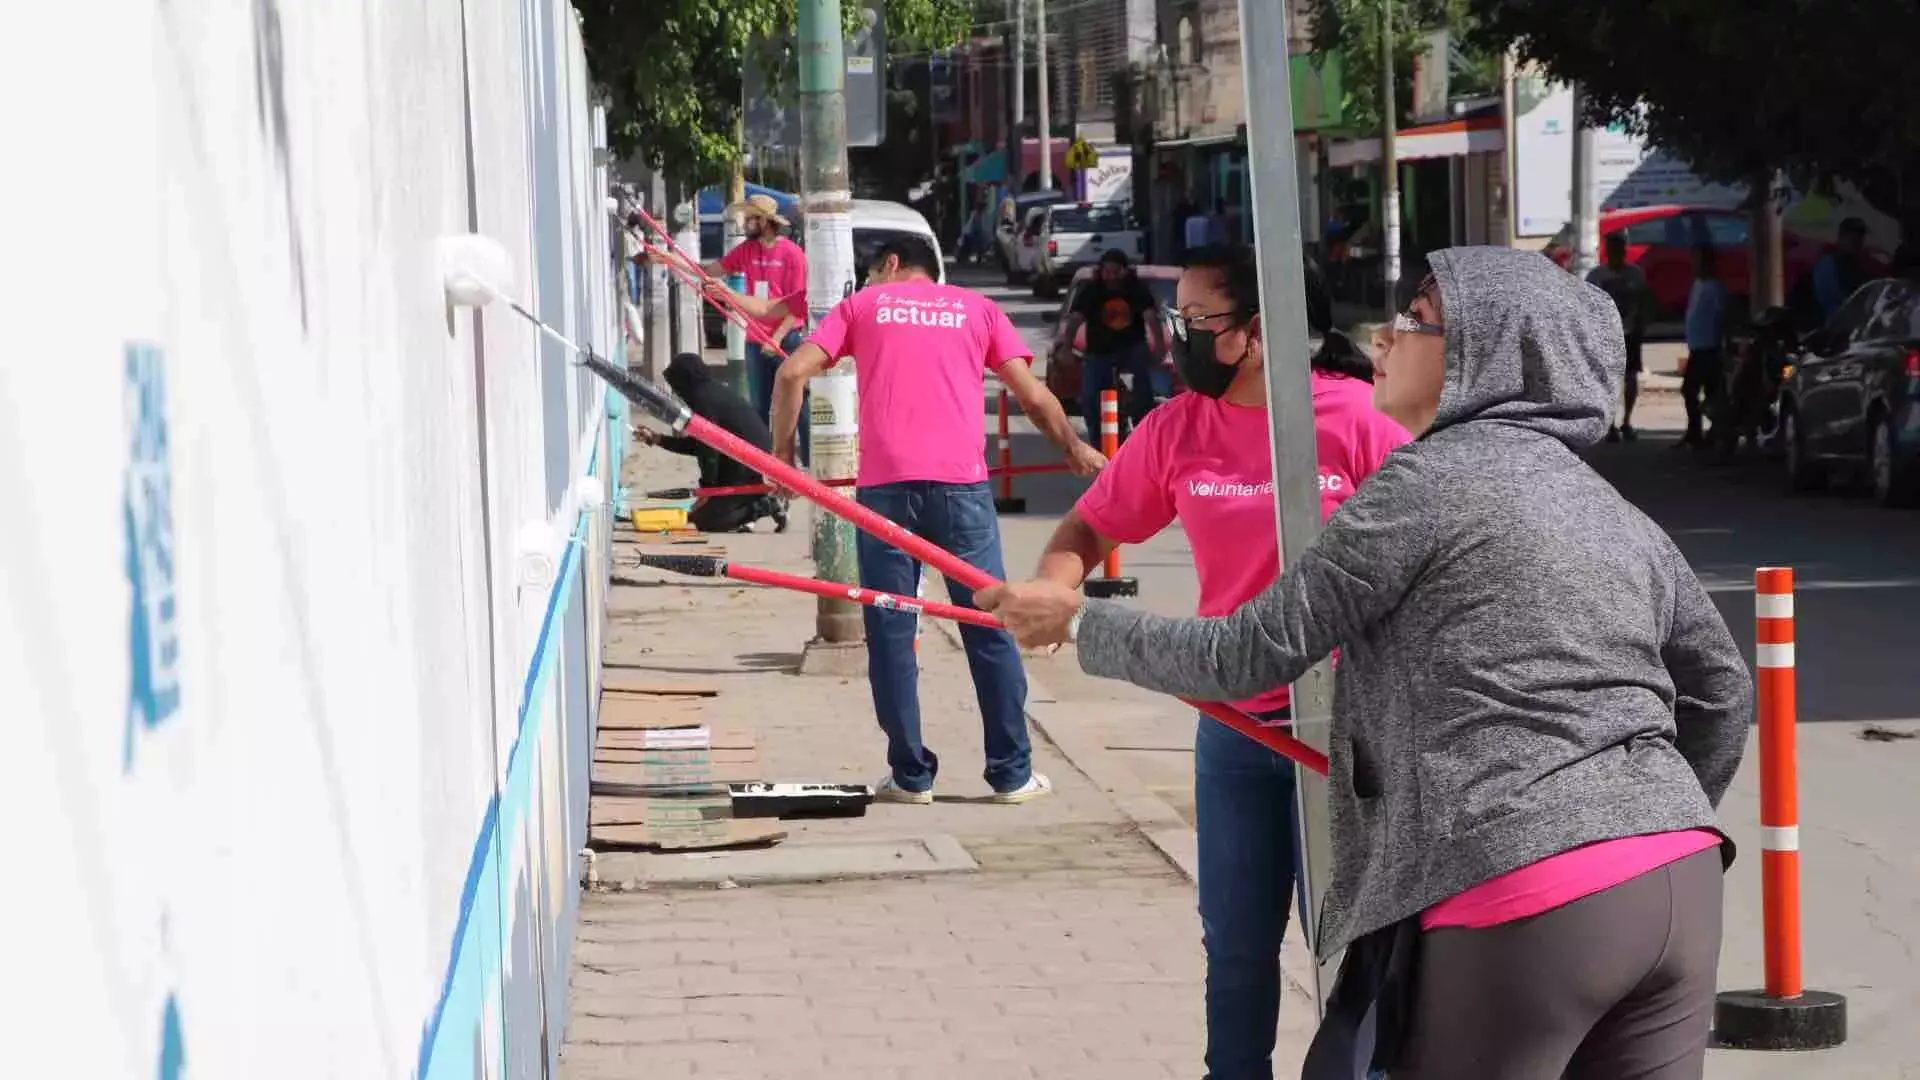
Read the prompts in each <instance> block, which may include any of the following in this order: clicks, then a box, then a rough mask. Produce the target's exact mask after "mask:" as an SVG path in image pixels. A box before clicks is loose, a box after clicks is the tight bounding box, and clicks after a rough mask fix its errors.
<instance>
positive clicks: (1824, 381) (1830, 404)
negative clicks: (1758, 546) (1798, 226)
mask: <svg viewBox="0 0 1920 1080" xmlns="http://www.w3.org/2000/svg"><path fill="white" fill-rule="evenodd" d="M1780 439H1781V442H1782V451H1783V453H1784V456H1785V459H1786V467H1787V482H1788V484H1789V486H1790V487H1791V488H1792V489H1793V490H1795V491H1805V490H1808V489H1811V488H1816V487H1820V486H1822V485H1823V484H1825V483H1826V481H1827V479H1828V477H1829V476H1831V475H1833V474H1840V473H1843V474H1848V475H1851V476H1854V477H1861V478H1864V479H1865V480H1867V481H1868V482H1869V484H1870V487H1871V490H1872V492H1873V496H1874V499H1875V500H1876V501H1877V502H1879V503H1880V504H1881V505H1883V506H1910V505H1912V504H1914V503H1915V502H1916V501H1920V282H1917V281H1912V280H1905V279H1900V278H1882V279H1880V280H1878V281H1871V282H1868V283H1867V284H1865V285H1862V286H1861V287H1860V289H1859V290H1858V291H1856V292H1855V293H1854V294H1853V295H1852V296H1850V297H1848V298H1847V302H1846V304H1844V305H1843V306H1842V307H1841V308H1840V310H1839V311H1837V312H1835V313H1834V316H1833V318H1831V319H1830V320H1828V322H1827V325H1826V326H1824V327H1822V328H1821V329H1819V330H1816V331H1814V332H1812V333H1810V334H1808V335H1807V336H1806V337H1805V338H1803V339H1802V340H1801V341H1800V342H1799V349H1798V351H1797V353H1796V354H1795V355H1794V357H1793V367H1792V370H1791V371H1790V372H1789V373H1788V375H1787V377H1786V380H1785V382H1784V383H1783V384H1782V386H1781V388H1780Z"/></svg>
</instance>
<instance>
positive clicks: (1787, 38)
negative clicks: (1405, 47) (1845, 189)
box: [1468, 0, 1920, 228]
mask: <svg viewBox="0 0 1920 1080" xmlns="http://www.w3.org/2000/svg"><path fill="white" fill-rule="evenodd" d="M1468 7H1469V9H1470V11H1471V13H1472V14H1473V16H1474V20H1475V24H1476V29H1477V33H1478V34H1479V35H1480V37H1481V40H1482V41H1483V42H1484V43H1487V44H1490V45H1494V46H1496V47H1502V48H1503V47H1505V46H1506V45H1507V44H1508V43H1511V44H1513V45H1514V46H1516V47H1517V49H1518V51H1519V53H1520V55H1521V56H1522V57H1523V58H1525V59H1527V60H1531V61H1533V62H1535V63H1538V64H1539V65H1540V66H1541V67H1543V68H1544V69H1545V70H1546V72H1547V74H1548V75H1550V76H1551V77H1553V78H1555V79H1558V80H1561V81H1568V82H1571V81H1578V82H1580V83H1581V85H1582V87H1583V89H1584V90H1585V92H1586V101H1587V108H1588V112H1587V116H1586V117H1585V119H1586V120H1587V121H1588V122H1589V123H1595V124H1610V123H1620V124H1624V125H1626V126H1627V127H1628V128H1629V129H1630V130H1632V131H1634V132H1636V133H1638V134H1641V135H1644V136H1646V137H1647V138H1648V139H1649V140H1650V141H1651V142H1653V143H1654V144H1655V145H1658V146H1661V147H1662V148H1664V149H1668V150H1670V151H1672V152H1674V153H1676V154H1679V155H1680V156H1682V157H1684V158H1686V159H1687V160H1688V161H1689V162H1691V163H1692V164H1693V166H1694V168H1695V169H1697V170H1698V171H1700V172H1701V173H1702V174H1704V175H1706V176H1708V177H1710V178H1713V179H1717V180H1723V181H1748V180H1751V179H1753V178H1755V177H1758V176H1765V175H1769V174H1770V173H1771V171H1772V170H1773V169H1776V168H1777V169H1784V170H1786V172H1787V174H1788V176H1789V177H1790V178H1791V179H1793V180H1794V182H1795V183H1796V184H1797V185H1799V186H1802V187H1803V188H1804V187H1807V186H1815V187H1818V186H1824V185H1825V184H1826V183H1827V182H1829V181H1832V180H1847V181H1850V182H1852V183H1854V184H1855V185H1857V186H1858V187H1859V188H1860V190H1861V192H1862V194H1864V195H1865V196H1866V197H1867V198H1868V199H1869V201H1871V202H1873V203H1875V204H1876V205H1878V206H1880V207H1881V208H1882V209H1885V210H1887V211H1889V212H1890V213H1893V214H1895V215H1896V216H1897V217H1899V218H1900V220H1901V221H1902V222H1903V223H1904V224H1906V225H1907V227H1908V228H1911V227H1912V225H1913V223H1914V222H1916V221H1920V67H1916V66H1915V65H1914V64H1912V62H1911V60H1910V58H1909V56H1908V55H1907V54H1908V52H1909V51H1910V49H1911V47H1912V46H1911V43H1912V42H1914V41H1915V40H1920V5H1916V4H1914V3H1913V0H1848V2H1847V3H1844V4H1839V3H1832V2H1831V0H1743V2H1742V3H1738V4H1729V3H1726V2H1725V0H1640V2H1637V3H1632V4H1623V3H1620V2H1619V0H1468ZM1903 179H1904V183H1903Z"/></svg>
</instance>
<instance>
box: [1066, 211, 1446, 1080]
mask: <svg viewBox="0 0 1920 1080" xmlns="http://www.w3.org/2000/svg"><path fill="white" fill-rule="evenodd" d="M1307 284H1308V291H1309V293H1310V294H1315V293H1317V294H1318V295H1317V296H1315V297H1312V298H1310V301H1309V303H1308V310H1309V312H1319V313H1321V317H1320V318H1319V319H1316V320H1312V329H1313V331H1314V332H1315V333H1317V334H1319V335H1321V345H1320V348H1319V350H1318V351H1317V352H1315V353H1314V356H1313V361H1312V363H1313V408H1314V431H1315V435H1316V436H1317V443H1318V450H1319V468H1320V511H1321V514H1322V516H1323V517H1324V516H1326V515H1330V514H1332V513H1333V512H1334V510H1335V509H1336V508H1338V507H1339V506H1340V504H1341V503H1343V502H1345V501H1346V500H1347V499H1348V498H1349V497H1350V496H1351V495H1352V494H1353V493H1354V491H1355V490H1356V489H1357V488H1358V487H1359V486H1360V484H1361V482H1362V481H1364V480H1365V479H1366V478H1367V477H1368V476H1371V475H1372V474H1373V473H1374V471H1375V470H1377V469H1378V468H1379V467H1380V464H1381V462H1382V461H1384V460H1385V459H1386V456H1387V455H1388V454H1389V453H1390V452H1392V451H1393V450H1394V448H1396V447H1398V446H1400V445H1402V444H1403V443H1405V442H1407V441H1408V438H1409V436H1408V435H1407V432H1406V430H1405V429H1404V428H1402V427H1401V426H1400V425H1399V424H1397V423H1395V422H1394V421H1393V420H1391V419H1389V418H1388V417H1386V416H1385V415H1383V414H1381V413H1379V412H1377V411H1375V409H1374V407H1373V387H1372V386H1371V385H1370V384H1371V382H1372V378H1373V368H1372V365H1371V364H1370V363H1369V362H1367V361H1366V360H1365V359H1364V358H1363V357H1361V356H1360V354H1359V353H1358V351H1357V350H1355V349H1354V348H1353V347H1352V345H1351V343H1350V342H1348V341H1347V340H1346V338H1345V337H1344V336H1343V335H1341V334H1340V332H1339V331H1337V330H1335V329H1334V328H1333V327H1332V325H1331V319H1330V318H1329V314H1330V312H1331V310H1332V305H1331V303H1330V302H1328V301H1327V298H1326V296H1325V291H1326V290H1325V287H1324V285H1322V284H1321V283H1320V280H1319V277H1318V275H1317V274H1312V273H1309V274H1308V275H1307ZM1178 303H1179V312H1178V314H1177V316H1176V321H1175V322H1174V338H1173V353H1174V357H1175V361H1176V363H1177V364H1178V365H1179V369H1180V372H1181V375H1182V377H1183V378H1184V379H1185V380H1186V383H1187V386H1188V388H1189V389H1190V390H1191V392H1190V393H1187V394H1182V395H1180V396H1179V397H1176V398H1174V399H1173V400H1172V401H1170V402H1168V403H1167V404H1165V405H1163V406H1161V407H1160V408H1159V409H1157V410H1155V411H1154V413H1153V414H1152V415H1151V416H1149V417H1147V419H1146V420H1145V422H1143V423H1142V424H1141V425H1140V427H1139V428H1138V429H1137V430H1136V431H1135V432H1134V437H1133V439H1131V440H1130V441H1129V442H1128V443H1127V444H1126V445H1125V446H1124V447H1123V448H1122V449H1121V451H1120V453H1119V455H1118V456H1116V457H1115V458H1114V459H1113V461H1112V462H1111V463H1109V464H1108V466H1107V468H1106V469H1105V470H1103V471H1102V472H1101V473H1100V476H1099V478H1098V479H1096V480H1095V481H1094V483H1093V486H1092V488H1090V489H1089V490H1088V491H1087V493H1086V494H1084V495H1082V496H1081V497H1080V501H1079V502H1078V503H1076V504H1075V506H1074V508H1073V509H1072V510H1071V511H1069V512H1068V514H1067V516H1066V517H1065V519H1063V520H1062V521H1061V523H1060V525H1059V527H1058V528H1056V529H1055V530H1054V533H1053V538H1052V539H1051V540H1050V541H1048V543H1047V548H1046V551H1045V553H1044V554H1042V555H1041V557H1040V567H1039V571H1038V576H1039V577H1040V578H1042V579H1045V580H1049V581H1055V582H1058V583H1060V584H1061V585H1062V586H1064V587H1066V588H1077V587H1078V586H1079V585H1080V583H1081V581H1083V580H1084V579H1085V578H1086V576H1087V575H1088V574H1089V573H1091V572H1092V571H1093V569H1094V567H1097V566H1099V565H1100V564H1101V562H1102V560H1104V559H1105V558H1106V556H1107V553H1108V552H1111V551H1112V550H1113V549H1114V548H1116V547H1118V546H1119V545H1121V544H1141V543H1145V542H1146V541H1148V540H1149V539H1151V538H1153V537H1154V536H1156V535H1158V534H1159V533H1160V532H1162V531H1163V530H1165V529H1166V528H1167V526H1169V525H1171V524H1173V523H1174V522H1176V521H1177V522H1179V523H1180V526H1181V528H1182V529H1184V530H1185V532H1186V534H1187V540H1188V543H1190V544H1191V545H1192V548H1193V566H1194V570H1195V571H1196V572H1197V573H1198V574H1199V578H1200V604H1199V610H1198V614H1199V615H1201V616H1218V615H1226V614H1229V613H1230V612H1232V611H1233V610H1234V609H1235V608H1237V607H1239V606H1240V605H1241V604H1244V603H1246V602H1247V601H1248V600H1251V599H1253V598H1254V597H1255V596H1257V595H1259V594H1260V592H1261V591H1262V590H1264V589H1266V588H1267V587H1268V586H1270V585H1272V584H1273V580H1274V578H1275V576H1276V575H1277V574H1278V573H1279V568H1280V563H1279V557H1278V552H1279V540H1278V534H1277V532H1276V530H1275V524H1274V516H1273V461H1272V457H1271V455H1270V454H1269V452H1268V449H1267V443H1268V420H1267V388H1266V376H1265V346H1266V341H1267V339H1266V335H1265V332H1264V326H1263V324H1262V322H1261V319H1260V275H1259V268H1258V264H1257V262H1256V260H1255V257H1254V252H1253V249H1252V248H1250V247H1243V246H1233V247H1214V248H1198V249H1195V250H1194V251H1193V252H1191V253H1189V254H1188V256H1187V264H1186V272H1185V273H1184V274H1182V275H1181V277H1180V284H1179V292H1178ZM1305 346H1306V342H1293V343H1288V344H1287V345H1286V346H1285V347H1287V348H1304V347H1305ZM1236 704H1237V705H1238V706H1239V708H1240V710H1241V711H1242V712H1245V713H1247V714H1248V715H1250V716H1253V717H1255V718H1257V719H1259V720H1260V721H1262V722H1263V723H1268V724H1285V723H1287V722H1288V721H1289V720H1290V719H1291V716H1292V714H1291V712H1290V698H1289V691H1288V688H1287V687H1286V686H1284V685H1280V686H1275V687H1273V688H1270V689H1267V690H1265V691H1264V692H1262V693H1258V694H1254V695H1252V696H1250V697H1247V698H1245V699H1243V700H1241V701H1239V702H1237V703H1236ZM1193 752H1194V765H1193V772H1194V778H1193V779H1194V788H1193V795H1194V828H1195V830H1196V832H1197V833H1198V836H1199V855H1200V867H1199V869H1200V872H1199V875H1198V885H1199V891H1200V927H1201V942H1202V946H1203V947H1204V948H1205V950H1206V958H1207V983H1206V1016H1207V1049H1206V1068H1207V1075H1208V1076H1209V1077H1211V1078H1212V1080H1272V1077H1273V1047H1274V1033H1275V1030H1276V1026H1277V1024H1278V1021H1279V1015H1280V943H1281V941H1282V940H1284V939H1285V937H1286V930H1287V918H1288V911H1289V908H1290V907H1291V905H1292V902H1293V893H1294V883H1295V879H1296V873H1297V867H1298V860H1299V850H1300V848H1299V843H1298V837H1297V831H1296V824H1295V814H1294V766H1293V763H1292V762H1290V761H1289V760H1287V759H1286V758H1284V757H1282V756H1280V755H1279V754H1277V753H1275V752H1273V751H1272V750H1269V749H1267V748H1266V747H1264V746H1262V745H1260V744H1259V743H1257V742H1255V741H1253V740H1252V739H1250V738H1248V737H1246V736H1245V735H1241V734H1240V733H1238V732H1236V731H1234V730H1233V729H1232V728H1229V727H1227V726H1226V725H1224V724H1222V723H1220V722H1219V721H1217V720H1213V719H1210V718H1208V717H1204V716H1202V717H1201V718H1200V719H1199V722H1198V725H1197V727H1196V729H1195V731H1194V746H1193Z"/></svg>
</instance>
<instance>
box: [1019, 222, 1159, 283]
mask: <svg viewBox="0 0 1920 1080" xmlns="http://www.w3.org/2000/svg"><path fill="white" fill-rule="evenodd" d="M1042 213H1043V215H1044V216H1043V217H1042V218H1041V221H1040V228H1039V231H1038V233H1037V235H1036V237H1035V243H1034V245H1033V259H1034V262H1033V295H1035V296H1039V297H1043V298H1047V299H1051V298H1053V297H1056V296H1059V295H1060V283H1061V282H1063V281H1069V280H1071V279H1072V277H1073V274H1074V272H1075V271H1076V270H1078V269H1080V268H1081V267H1085V266H1092V265H1093V264H1094V263H1096V262H1098V261H1100V256H1101V255H1103V254H1105V253H1106V252H1108V251H1111V250H1116V249H1117V250H1119V251H1123V252H1126V254H1127V257H1128V258H1129V259H1134V260H1138V259H1141V258H1143V257H1144V256H1145V254H1146V247H1145V241H1144V240H1143V239H1142V238H1141V235H1140V226H1139V224H1138V223H1137V222H1135V221H1134V220H1133V214H1132V213H1131V212H1130V211H1129V210H1128V209H1127V205H1126V204H1125V203H1055V204H1053V205H1052V206H1048V207H1046V208H1045V209H1044V210H1043V211H1042Z"/></svg>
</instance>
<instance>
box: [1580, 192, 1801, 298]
mask: <svg viewBox="0 0 1920 1080" xmlns="http://www.w3.org/2000/svg"><path fill="white" fill-rule="evenodd" d="M1614 233H1625V234H1626V239H1627V261H1628V262H1630V263H1632V264H1633V265H1635V266H1637V267H1639V268H1640V272H1641V273H1643V274H1645V275H1646V276H1647V287H1648V288H1649V289H1651V290H1652V291H1653V298H1654V302H1655V304H1656V306H1657V307H1658V309H1659V313H1658V317H1659V318H1661V319H1671V318H1676V317H1679V316H1681V315H1684V314H1686V310H1687V295H1688V294H1689V293H1690V292H1691V291H1692V290H1693V249H1694V248H1696V247H1699V246H1700V245H1702V244H1705V245H1709V246H1711V247H1712V248H1714V251H1715V254H1716V255H1717V256H1718V263H1719V269H1720V278H1721V280H1722V281H1724V282H1726V284H1727V291H1728V292H1730V293H1732V294H1733V295H1734V296H1736V297H1739V298H1741V300H1742V301H1744V300H1745V298H1746V297H1747V296H1749V295H1751V293H1750V290H1749V287H1748V281H1749V279H1750V277H1751V272H1752V270H1751V264H1752V258H1753V257H1752V244H1751V242H1750V237H1749V228H1748V221H1747V215H1746V214H1745V213H1744V212H1743V211H1738V210H1722V209H1719V208H1717V207H1693V206H1641V207H1635V208H1633V209H1630V210H1608V211H1605V212H1603V213H1602V214H1601V215H1600V243H1601V248H1602V250H1604V249H1605V246H1606V239H1607V237H1609V236H1611V235H1613V234H1614ZM1573 243H1574V236H1573V226H1572V225H1571V224H1569V225H1567V226H1566V227H1565V228H1563V229H1561V230H1560V231H1559V232H1558V233H1556V234H1555V235H1554V237H1553V239H1551V240H1549V241H1547V246H1546V253H1547V256H1548V257H1549V258H1551V259H1553V261H1554V262H1557V263H1559V264H1560V265H1561V266H1563V267H1566V266H1571V265H1572V262H1573ZM1781 243H1782V246H1783V247H1784V249H1785V252H1786V270H1787V273H1786V285H1787V291H1788V292H1792V291H1793V287H1794V285H1795V283H1797V282H1798V281H1799V280H1800V278H1801V276H1802V275H1804V274H1805V273H1806V272H1807V271H1809V270H1811V269H1813V264H1814V263H1816V262H1819V261H1820V256H1821V255H1822V254H1824V253H1825V251H1826V249H1827V246H1828V245H1825V244H1820V243H1816V242H1814V241H1811V240H1808V239H1806V238H1804V237H1801V236H1798V235H1795V234H1793V233H1788V234H1786V236H1785V237H1784V238H1783V239H1782V241H1781Z"/></svg>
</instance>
